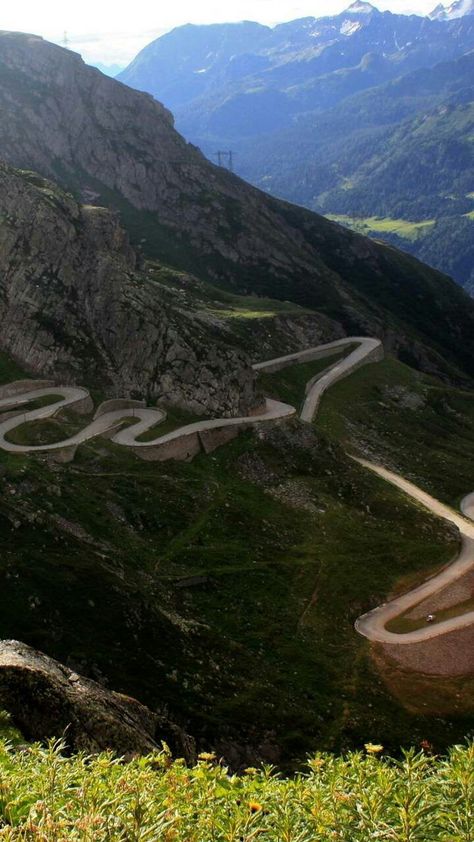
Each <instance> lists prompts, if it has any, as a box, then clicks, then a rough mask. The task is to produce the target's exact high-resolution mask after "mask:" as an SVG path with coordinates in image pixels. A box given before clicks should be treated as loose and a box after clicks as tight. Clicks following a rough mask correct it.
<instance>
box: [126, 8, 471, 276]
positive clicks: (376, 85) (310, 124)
mask: <svg viewBox="0 0 474 842" xmlns="http://www.w3.org/2000/svg"><path fill="white" fill-rule="evenodd" d="M470 10H471V7H470V6H468V5H467V4H464V5H463V6H462V9H461V7H460V6H459V7H456V9H455V10H453V12H452V14H450V15H444V16H443V15H441V16H440V15H437V16H435V19H433V16H431V17H432V19H430V18H422V17H419V16H416V15H409V16H406V15H393V14H391V13H390V12H384V13H381V12H379V11H378V10H377V9H375V8H374V7H373V6H371V5H370V4H368V3H354V4H353V5H352V6H350V7H349V8H348V9H346V10H345V12H343V13H341V14H340V15H335V16H333V17H327V18H319V19H315V18H304V19H301V20H295V21H292V22H290V23H287V24H282V25H281V26H277V27H275V28H274V29H269V28H266V27H260V26H258V25H256V24H245V29H244V28H242V29H239V26H234V27H233V26H232V25H226V26H225V27H224V28H222V29H221V28H220V27H219V26H215V27H212V33H211V32H210V31H208V29H209V28H208V27H192V26H188V27H184V28H178V29H176V30H174V31H173V32H171V33H169V34H168V35H166V36H164V37H163V38H159V39H157V40H156V41H155V42H153V43H152V44H150V45H149V46H148V47H147V48H145V50H143V51H142V52H141V53H140V54H139V55H138V56H137V58H136V59H135V61H134V62H132V64H131V65H130V66H129V67H128V68H127V69H126V70H125V71H124V72H123V73H122V74H120V77H119V78H120V79H121V80H122V81H124V82H126V83H127V84H130V85H133V86H134V87H136V88H139V89H141V90H147V91H150V92H151V93H152V94H153V95H155V96H157V97H158V98H160V99H161V100H163V102H165V104H166V105H168V106H169V107H171V108H172V109H173V110H174V112H175V114H176V121H177V122H176V124H177V127H178V128H179V129H180V131H181V132H182V133H183V134H184V135H185V137H187V138H188V139H189V140H191V141H192V142H193V143H196V144H198V145H199V146H200V147H201V148H202V149H203V151H204V152H205V153H206V154H207V155H208V156H209V157H210V158H214V157H215V152H216V150H219V149H221V150H226V149H232V150H233V153H234V156H233V157H234V162H235V168H236V170H237V172H238V173H239V174H240V175H242V176H243V177H244V178H246V179H248V180H250V181H251V182H252V183H254V184H255V185H257V186H259V187H261V188H262V189H264V190H266V191H268V192H270V193H272V194H274V195H277V196H280V197H282V198H285V199H288V200H290V201H293V202H297V203H299V204H302V205H305V206H307V207H309V208H311V209H312V210H317V211H320V212H324V213H330V214H332V215H333V216H335V217H336V218H338V219H339V220H340V221H341V222H343V223H344V224H351V225H354V226H355V227H356V228H357V229H358V230H361V231H363V233H366V234H370V235H373V236H376V237H377V236H384V237H385V238H386V239H388V240H389V241H390V242H392V243H393V244H395V245H398V246H399V247H400V248H403V249H404V250H407V251H410V252H411V253H413V254H415V255H417V256H419V257H421V258H422V259H423V260H425V261H427V262H429V263H432V265H434V266H436V267H437V268H439V269H441V270H442V271H445V272H448V273H450V274H453V276H454V277H455V279H456V280H457V281H458V282H459V283H460V284H462V285H464V286H466V288H467V289H469V290H471V289H472V284H473V281H472V272H473V265H472V253H471V246H470V242H471V237H472V234H471V232H470V228H471V223H473V220H472V217H471V216H470V214H471V213H472V209H473V200H472V197H471V195H470V194H471V193H472V192H473V187H474V183H473V171H472V150H471V145H470V144H469V141H468V138H469V136H470V135H469V131H470V129H469V119H468V117H469V107H468V106H469V103H471V102H472V100H473V97H472V91H473V87H472V72H473V67H472V52H471V51H472V50H473V48H474V17H473V16H472V14H471V13H470ZM460 11H463V12H464V13H465V14H463V15H462V16H461V15H460ZM242 26H243V25H242ZM247 32H249V33H250V32H251V33H252V37H251V38H250V37H249V38H248V42H247V37H246V35H245V33H247ZM211 34H212V40H211ZM229 41H230V42H231V44H232V48H231V49H227V46H226V45H227V43H228V42H229ZM173 55H175V56H180V59H179V60H178V61H173V60H172V56H173ZM464 56H465V58H463V57H464ZM170 76H171V77H172V79H170ZM436 109H438V112H437V111H436ZM443 109H447V110H448V113H449V117H448V118H446V119H443V120H442V125H440V124H439V120H440V117H441V114H442V113H444V111H443ZM453 109H454V111H453ZM436 113H438V117H436ZM430 127H431V128H432V135H431V139H429V138H428V137H427V135H428V133H429V130H430ZM438 129H439V131H440V133H441V134H440V136H439V137H437V135H436V132H437V130H438ZM431 161H436V166H435V167H433V166H431V164H430V162H431ZM394 173H395V176H394ZM400 173H402V177H401V178H400ZM403 173H405V174H406V175H405V176H404V175H403ZM413 173H416V177H415V178H414V177H413ZM460 173H461V175H460ZM348 188H350V189H348ZM362 196H363V198H362ZM452 197H455V200H453V198H452ZM379 216H380V217H381V219H380V220H379V222H378V226H379V228H380V230H379V229H378V228H377V226H376V227H375V228H374V227H373V226H374V225H375V222H374V218H375V217H379ZM353 218H354V219H353ZM400 220H401V221H402V222H403V221H405V222H406V223H408V225H405V226H402V225H401V222H400ZM455 220H456V224H455ZM418 223H423V225H421V226H419V225H418ZM425 223H426V224H425ZM413 225H414V226H415V227H413ZM371 226H372V227H371ZM410 226H412V227H410ZM402 228H404V230H405V231H408V236H400V230H401V229H402ZM461 232H463V233H462V234H461ZM422 235H423V236H422ZM424 235H426V236H424ZM460 242H461V251H459V243H460ZM439 243H442V246H441V247H440V246H439Z"/></svg>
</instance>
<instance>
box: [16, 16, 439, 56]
mask: <svg viewBox="0 0 474 842" xmlns="http://www.w3.org/2000/svg"><path fill="white" fill-rule="evenodd" d="M349 5H350V0H323V2H322V3H319V4H316V3H314V2H312V0H252V2H250V0H236V2H234V3H233V5H232V7H230V8H229V6H226V7H225V8H224V7H223V5H222V4H220V3H219V4H218V3H217V2H216V0H202V2H201V3H200V4H199V6H197V4H196V3H195V2H191V0H176V2H175V3H172V4H170V5H169V6H165V8H162V9H159V10H156V9H153V7H151V6H150V4H149V2H145V0H136V2H135V3H134V4H133V7H132V9H131V10H130V8H126V7H124V6H121V7H120V8H117V6H116V5H115V4H114V5H112V3H111V2H109V0H105V2H102V3H101V4H100V5H99V4H97V3H96V2H94V3H92V2H91V0H83V2H82V3H81V4H77V5H76V4H74V5H73V4H64V3H59V2H58V0H45V2H44V3H42V4H38V3H36V2H33V0H18V2H17V3H15V4H14V5H13V4H12V5H11V7H10V8H8V9H7V10H3V14H2V18H1V24H0V28H1V29H4V30H15V31H19V32H32V33H35V34H37V35H41V36H43V37H44V38H47V39H48V40H50V41H54V42H55V43H59V44H61V43H64V42H65V33H67V43H68V46H69V47H70V49H72V50H76V51H77V52H79V53H81V55H82V56H83V58H84V60H85V61H87V62H88V63H90V64H97V63H102V64H104V65H114V64H118V65H121V66H125V65H126V64H128V63H129V62H130V61H131V60H132V59H133V58H134V56H135V55H136V54H137V53H138V52H139V50H141V49H142V48H143V47H144V46H146V44H148V43H150V41H152V40H153V39H155V38H158V37H159V36H160V35H163V34H164V33H165V32H168V31H169V30H170V29H173V28H174V27H175V26H181V25H183V24H185V23H196V24H199V23H201V24H205V23H224V22H229V23H230V22H236V21H240V20H252V21H258V22H259V23H264V24H267V25H275V24H277V23H282V22H284V21H288V20H293V19H295V18H299V17H306V16H313V17H323V16H325V15H330V14H337V13H338V12H341V11H343V10H344V9H345V8H347V6H349ZM373 5H376V6H377V8H379V9H381V10H387V9H388V10H390V11H393V12H399V13H405V14H406V13H410V12H411V13H417V14H426V13H428V12H429V11H431V8H432V7H433V6H435V5H436V0H381V1H380V2H375V3H374V4H373Z"/></svg>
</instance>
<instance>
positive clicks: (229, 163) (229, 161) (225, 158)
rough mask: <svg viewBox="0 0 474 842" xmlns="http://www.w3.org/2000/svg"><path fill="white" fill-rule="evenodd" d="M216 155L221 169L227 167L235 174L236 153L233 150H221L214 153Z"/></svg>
mask: <svg viewBox="0 0 474 842" xmlns="http://www.w3.org/2000/svg"><path fill="white" fill-rule="evenodd" d="M214 155H215V157H216V158H217V163H218V165H219V166H220V167H226V169H228V170H230V172H234V153H233V151H232V149H229V150H228V151H227V150H223V149H219V150H218V151H217V152H214Z"/></svg>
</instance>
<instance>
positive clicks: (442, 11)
mask: <svg viewBox="0 0 474 842" xmlns="http://www.w3.org/2000/svg"><path fill="white" fill-rule="evenodd" d="M473 14H474V2H473V0H455V2H454V3H452V4H451V5H450V6H443V5H442V3H440V4H439V5H438V6H436V8H435V9H433V11H432V12H430V14H429V15H428V17H429V18H430V19H431V20H456V18H462V17H464V16H465V15H473Z"/></svg>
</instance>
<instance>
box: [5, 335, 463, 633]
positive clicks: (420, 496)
mask: <svg viewBox="0 0 474 842" xmlns="http://www.w3.org/2000/svg"><path fill="white" fill-rule="evenodd" d="M353 345H355V346H356V347H355V348H354V349H353V350H351V352H350V353H349V354H348V355H347V356H346V357H344V359H342V360H338V361H336V362H335V363H333V364H332V365H329V366H328V368H327V369H325V370H324V371H322V372H321V373H320V374H318V375H316V376H315V377H314V378H312V380H310V381H309V383H308V384H307V388H306V397H305V400H304V404H303V407H302V410H301V413H300V418H301V420H302V421H306V422H311V421H313V420H314V418H315V416H316V414H317V411H318V408H319V404H320V401H321V397H322V396H323V394H324V392H325V391H326V390H327V389H328V388H329V387H330V386H332V385H333V384H334V383H336V382H337V381H338V380H340V379H342V378H343V377H346V376H347V375H348V374H350V373H352V372H353V371H355V370H356V369H357V368H359V367H360V366H361V365H365V364H367V363H369V362H375V361H377V360H380V359H382V358H383V346H382V344H381V342H380V341H379V340H378V339H373V338H370V337H360V336H356V337H347V338H344V339H340V340H337V341H335V342H330V343H327V344H325V345H319V346H317V347H315V348H308V349H305V350H304V351H300V352H297V353H294V354H288V355H286V356H283V357H277V358H275V359H272V360H268V361H265V362H261V363H256V364H255V365H254V367H253V368H254V370H255V371H257V372H259V371H267V372H271V371H278V370H280V369H283V368H286V367H288V366H291V365H294V364H298V363H305V362H309V361H312V360H316V359H321V358H324V357H327V356H331V355H334V353H336V352H337V351H340V350H343V349H344V348H348V347H349V346H353ZM8 388H9V390H10V392H13V393H14V394H10V395H9V396H5V397H3V398H0V418H3V420H0V448H1V449H3V450H6V451H8V452H9V453H35V452H46V451H47V452H55V451H68V450H71V451H73V450H74V449H75V448H76V447H77V446H78V445H80V444H82V443H83V442H85V441H88V440H89V439H92V438H95V437H96V436H100V435H104V434H105V433H108V434H109V435H110V434H111V432H113V435H111V436H110V437H111V439H112V441H114V442H115V443H116V444H119V445H122V446H123V447H131V448H133V449H134V451H135V452H143V453H144V452H147V453H153V452H155V451H156V449H159V448H161V447H165V446H166V445H169V444H170V443H173V442H174V443H179V442H180V440H183V441H187V440H188V439H189V437H192V436H194V435H198V434H202V433H209V432H210V431H213V430H214V431H216V430H226V429H234V430H235V429H237V430H238V429H240V428H242V429H245V428H247V427H249V426H255V425H258V424H261V423H266V422H276V421H284V420H285V419H288V418H291V417H294V416H295V415H296V414H297V413H296V409H295V408H294V407H292V406H289V405H288V404H284V403H281V402H279V401H274V400H270V399H268V398H267V399H266V403H265V406H264V409H263V411H262V412H261V413H260V414H258V415H252V416H246V417H243V418H216V419H212V420H210V421H209V420H208V421H197V422H195V423H193V424H188V425H186V426H183V427H180V428H178V429H176V430H173V431H172V432H170V433H167V434H165V435H162V436H157V437H156V438H153V439H151V440H149V441H137V439H138V438H139V437H140V436H142V435H143V434H144V433H146V432H147V431H149V430H150V429H152V428H153V427H155V426H156V425H157V424H159V423H161V422H163V421H164V420H165V418H166V412H165V411H164V410H162V409H159V408H149V407H146V406H144V405H143V404H142V403H140V402H137V401H127V400H124V401H107V402H106V403H105V404H102V405H101V406H100V407H99V408H98V410H97V412H96V414H95V416H94V419H93V420H92V421H91V422H90V423H89V424H87V425H86V426H85V427H84V428H83V429H82V430H81V431H80V432H78V433H76V434H75V435H73V436H71V437H70V438H68V439H65V440H63V441H60V442H56V443H54V444H45V445H19V444H14V443H13V442H10V441H8V439H7V438H6V436H7V435H8V433H10V432H11V431H12V430H14V429H16V428H17V427H19V426H20V425H22V424H24V423H25V422H29V421H38V420H42V419H46V418H51V417H53V416H54V415H56V414H57V413H58V412H60V411H61V410H62V409H65V408H67V407H69V408H70V409H76V410H77V411H78V412H81V411H82V412H84V411H87V409H90V408H91V407H92V402H91V400H90V396H89V392H88V391H87V390H86V389H83V388H80V387H73V386H55V385H50V386H41V384H38V386H36V387H35V384H34V381H29V382H27V384H25V386H24V389H23V383H22V382H21V381H19V382H18V383H14V384H10V386H9V387H8ZM4 391H5V388H4ZM0 394H1V391H0ZM46 397H57V400H55V401H54V402H52V403H50V404H48V405H47V406H42V407H40V408H36V409H30V410H28V405H29V404H30V403H31V402H32V401H36V400H39V399H42V398H46ZM115 404H117V406H116V407H115V406H114V405H115ZM119 404H120V405H119ZM23 408H24V409H23ZM130 419H133V423H131V424H130ZM135 419H136V420H135ZM125 423H126V424H127V426H124V424H125ZM152 458H153V457H152ZM157 458H159V457H157ZM353 458H354V457H353ZM355 461H357V462H358V463H359V464H360V465H362V466H363V467H364V468H366V469H367V470H370V471H372V472H374V473H376V474H377V475H378V476H379V477H381V478H382V479H384V480H385V481H387V482H390V483H391V484H392V485H395V486H397V488H399V489H400V490H401V491H402V492H404V493H405V494H407V495H408V496H409V497H411V498H412V499H414V500H416V501H417V502H418V503H419V504H421V505H422V506H424V508H426V509H428V510H429V511H430V512H432V513H434V514H435V515H437V516H438V517H441V518H444V519H445V520H447V521H448V522H449V523H452V524H454V525H455V526H456V527H457V528H458V529H459V532H460V534H461V538H462V549H461V553H460V555H459V556H458V558H457V559H456V560H455V561H454V562H453V563H452V564H450V565H449V566H447V567H446V568H444V569H443V570H442V571H441V572H440V573H438V574H437V575H436V576H433V577H431V578H430V579H428V580H427V581H425V582H424V583H423V584H422V585H420V586H418V587H417V588H414V589H413V590H411V591H410V592H409V593H406V594H403V595H402V596H399V597H397V598H396V599H394V600H392V601H390V602H389V603H385V604H383V605H380V606H378V607H377V608H374V609H373V610H372V611H369V612H368V613H367V614H364V615H363V616H362V617H359V619H358V620H357V621H356V623H355V628H356V630H357V631H358V632H359V634H361V635H362V636H364V637H366V638H368V639H369V640H371V641H377V642H382V643H396V644H402V645H406V644H410V643H417V642H421V641H424V640H429V639H432V638H434V637H437V636H439V635H442V634H445V633H447V632H452V631H453V630H457V629H462V628H466V627H468V626H471V625H472V624H474V611H471V612H468V613H465V614H462V615H460V616H457V617H452V618H450V619H448V620H445V621H442V622H439V623H432V624H430V625H427V626H426V627H425V628H421V629H417V630H415V631H411V632H408V633H406V634H399V633H394V632H389V631H387V629H386V625H387V623H388V622H389V621H390V620H392V619H394V618H396V617H398V616H400V615H401V614H404V613H405V612H407V611H408V610H409V609H410V608H413V607H414V606H415V605H417V604H418V603H420V602H422V601H423V600H424V599H426V598H427V597H429V596H432V595H433V594H435V593H438V592H439V591H440V590H442V589H444V588H446V587H447V586H449V585H450V584H451V583H453V582H455V581H456V580H457V579H458V578H459V577H461V576H463V575H465V574H466V573H468V572H469V571H472V570H474V522H473V521H474V492H472V493H471V494H468V495H467V496H466V497H465V498H464V500H463V501H462V503H461V511H462V514H460V513H458V512H456V511H454V510H453V509H451V508H450V507H449V506H446V505H445V504H443V503H441V502H440V501H439V500H436V499H435V498H433V497H431V496H430V495H429V494H427V493H426V492H424V491H422V489H420V488H418V487H417V486H416V485H414V484H413V483H411V482H409V481H408V480H406V479H404V478H403V477H401V476H398V475H397V474H395V473H393V472H391V471H389V470H387V469H386V468H384V467H382V466H381V465H377V464H374V463H372V462H368V461H366V460H364V459H356V460H355Z"/></svg>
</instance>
